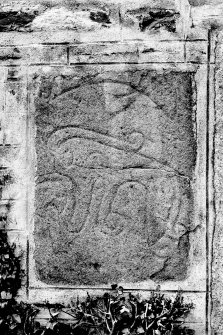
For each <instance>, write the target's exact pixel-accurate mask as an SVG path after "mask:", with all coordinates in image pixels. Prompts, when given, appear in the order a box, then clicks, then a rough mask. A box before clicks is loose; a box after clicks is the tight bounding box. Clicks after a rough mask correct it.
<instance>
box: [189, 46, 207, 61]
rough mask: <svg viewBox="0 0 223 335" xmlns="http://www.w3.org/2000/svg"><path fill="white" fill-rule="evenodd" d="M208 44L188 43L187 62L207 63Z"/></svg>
mask: <svg viewBox="0 0 223 335" xmlns="http://www.w3.org/2000/svg"><path fill="white" fill-rule="evenodd" d="M207 51H208V43H207V42H206V41H200V42H199V43H197V42H186V60H187V62H192V63H207Z"/></svg>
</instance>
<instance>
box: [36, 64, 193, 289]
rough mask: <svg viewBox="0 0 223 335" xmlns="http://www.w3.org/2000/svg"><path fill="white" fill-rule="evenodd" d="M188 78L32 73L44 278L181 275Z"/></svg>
mask: <svg viewBox="0 0 223 335" xmlns="http://www.w3.org/2000/svg"><path fill="white" fill-rule="evenodd" d="M191 76H192V75H191V74H187V73H185V74H184V73H177V72H166V73H163V74H157V73H156V72H155V71H149V70H146V69H145V70H132V71H130V70H128V71H124V70H121V71H119V70H118V69H117V70H116V71H114V70H109V71H108V70H105V69H104V70H102V68H100V67H98V68H96V67H94V70H90V69H89V68H87V67H86V68H85V67H84V66H80V67H77V68H76V71H75V70H73V73H70V74H64V73H61V72H60V71H59V70H52V71H51V72H49V73H48V74H47V75H44V76H43V75H42V76H39V77H38V80H39V82H40V84H39V91H38V97H37V98H36V101H35V104H36V115H35V119H36V125H37V134H36V152H37V179H36V214H35V248H36V249H35V255H34V257H35V262H36V269H37V273H38V276H39V279H40V280H41V281H44V282H46V283H50V284H52V283H54V284H58V283H63V284H75V285H76V284H83V285H87V284H88V285H97V284H106V283H112V282H120V281H125V282H137V281H142V280H146V279H149V278H152V279H159V280H166V279H170V280H173V279H179V280H180V279H184V278H185V277H186V275H187V266H188V252H189V239H188V233H189V231H190V229H191V228H192V227H191V218H192V211H193V196H192V190H191V186H190V182H191V180H192V178H193V171H194V165H195V156H196V146H195V138H194V134H193V122H192V89H191V87H192V86H191V85H192V77H191Z"/></svg>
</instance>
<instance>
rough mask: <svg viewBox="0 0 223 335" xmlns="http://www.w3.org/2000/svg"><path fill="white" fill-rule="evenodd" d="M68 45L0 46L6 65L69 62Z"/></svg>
mask: <svg viewBox="0 0 223 335" xmlns="http://www.w3.org/2000/svg"><path fill="white" fill-rule="evenodd" d="M67 55H68V47H67V46H66V45H32V46H16V47H11V46H10V47H9V46H8V47H0V62H1V64H4V65H21V64H22V65H31V64H54V63H56V64H67V62H68V57H67Z"/></svg>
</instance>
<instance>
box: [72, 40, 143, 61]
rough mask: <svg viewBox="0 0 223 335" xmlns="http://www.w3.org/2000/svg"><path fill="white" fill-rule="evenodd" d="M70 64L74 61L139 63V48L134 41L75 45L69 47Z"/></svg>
mask: <svg viewBox="0 0 223 335" xmlns="http://www.w3.org/2000/svg"><path fill="white" fill-rule="evenodd" d="M69 60H70V64H74V63H113V62H114V63H137V62H138V48H137V44H135V43H133V44H130V43H107V44H99V43H98V44H96V43H95V44H85V45H78V44H76V45H73V46H70V48H69Z"/></svg>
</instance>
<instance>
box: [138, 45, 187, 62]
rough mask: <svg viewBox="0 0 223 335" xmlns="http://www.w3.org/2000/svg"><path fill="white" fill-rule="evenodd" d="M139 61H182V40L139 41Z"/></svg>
mask: <svg viewBox="0 0 223 335" xmlns="http://www.w3.org/2000/svg"><path fill="white" fill-rule="evenodd" d="M138 48H139V63H147V62H150V63H153V62H154V63H170V62H174V63H183V62H184V42H183V41H182V42H174V41H171V42H160V43H159V42H154V41H152V42H149V41H148V42H144V43H139V47H138Z"/></svg>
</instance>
